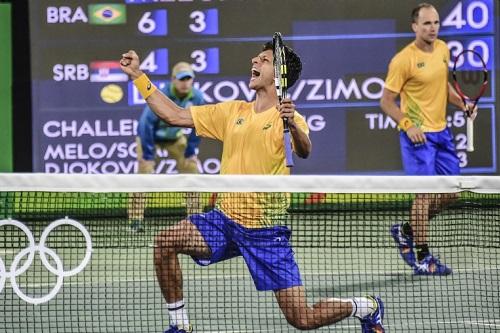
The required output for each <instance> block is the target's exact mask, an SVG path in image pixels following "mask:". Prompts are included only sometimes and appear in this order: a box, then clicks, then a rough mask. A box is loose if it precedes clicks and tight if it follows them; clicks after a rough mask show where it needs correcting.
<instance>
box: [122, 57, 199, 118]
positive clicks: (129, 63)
mask: <svg viewBox="0 0 500 333" xmlns="http://www.w3.org/2000/svg"><path fill="white" fill-rule="evenodd" d="M139 64H140V61H139V56H138V55H137V53H135V51H133V50H130V51H128V52H127V53H124V54H122V58H121V60H120V67H121V69H122V71H123V72H125V73H126V74H128V75H129V77H130V79H132V80H136V79H138V78H139V77H141V76H142V75H143V74H144V73H143V72H142V71H141V70H140V68H139ZM146 103H148V106H149V107H150V108H151V110H153V112H154V113H156V114H157V115H158V117H160V118H161V119H162V120H163V121H165V122H167V123H168V124H170V125H174V126H179V127H194V122H193V117H192V116H191V111H190V110H189V109H184V108H181V107H179V106H177V104H175V103H174V102H172V101H171V100H170V99H169V98H168V97H167V96H165V95H164V94H163V93H162V92H161V91H160V90H156V91H155V92H153V93H152V94H151V95H150V96H149V97H148V98H146Z"/></svg>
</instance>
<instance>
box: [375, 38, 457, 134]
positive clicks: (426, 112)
mask: <svg viewBox="0 0 500 333" xmlns="http://www.w3.org/2000/svg"><path fill="white" fill-rule="evenodd" d="M449 60H450V52H449V50H448V47H447V45H446V43H445V42H443V41H442V40H439V39H438V40H436V41H435V42H434V50H433V51H432V52H430V53H428V52H423V51H422V50H420V49H419V48H418V47H417V46H416V45H415V43H411V44H409V45H407V46H406V47H405V48H404V49H403V50H401V51H400V52H399V53H398V54H396V55H395V56H394V58H392V60H391V63H390V64H389V71H388V73H387V78H386V80H385V88H387V89H389V90H390V91H393V92H395V93H399V94H400V97H401V111H402V112H403V113H404V114H405V115H406V116H407V117H409V118H410V119H411V120H412V121H413V123H414V124H415V125H416V126H417V127H420V128H421V129H422V130H423V131H424V132H438V131H442V130H443V129H445V128H446V105H447V101H448V62H449Z"/></svg>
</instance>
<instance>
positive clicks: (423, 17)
mask: <svg viewBox="0 0 500 333" xmlns="http://www.w3.org/2000/svg"><path fill="white" fill-rule="evenodd" d="M411 16H412V28H413V31H414V32H415V40H414V41H413V42H412V43H411V44H409V45H407V46H406V47H405V48H403V50H401V51H400V52H399V53H398V54H396V55H395V56H394V58H393V59H392V60H391V63H390V65H389V71H388V73H387V78H386V80H385V88H384V92H383V95H382V99H381V101H380V106H381V107H382V110H383V111H384V112H385V113H386V114H387V115H389V116H390V117H391V118H393V119H394V120H395V121H396V122H397V123H398V125H399V129H400V133H399V140H400V145H401V155H402V160H403V168H404V171H405V173H406V174H407V175H458V174H459V173H460V168H459V160H458V157H457V154H456V151H455V146H454V143H453V136H452V133H451V131H450V129H449V128H448V127H447V123H446V106H447V104H448V103H452V104H454V105H456V106H457V107H459V108H460V109H462V110H464V111H465V110H466V106H465V105H464V104H463V102H462V100H461V99H460V97H459V96H458V94H457V93H456V92H455V90H454V89H453V88H452V86H451V84H450V83H449V82H448V63H449V60H450V52H449V50H448V47H447V45H446V43H445V42H443V41H442V40H439V39H438V38H437V37H438V32H439V14H438V12H437V11H436V9H435V8H434V7H433V6H432V5H430V4H428V3H422V4H420V5H418V6H417V7H416V8H414V9H413V11H412V14H411ZM398 96H400V99H401V101H400V102H401V103H400V106H398V105H397V104H396V98H397V97H398ZM456 198H457V196H456V195H455V194H437V195H436V194H417V195H416V197H415V200H414V201H413V204H412V208H411V214H410V223H403V224H395V225H393V226H392V227H391V234H392V237H393V238H394V240H395V241H396V244H397V246H398V248H399V252H400V254H401V256H402V258H403V259H404V261H405V262H406V263H407V264H408V265H410V266H411V267H412V268H413V270H414V272H415V274H418V275H447V274H451V272H452V270H451V269H450V268H449V267H447V266H446V265H445V264H443V263H441V262H440V261H439V260H438V258H437V257H436V256H434V255H432V254H431V252H430V251H429V246H428V225H429V220H430V219H431V218H432V217H433V216H434V215H436V214H437V213H438V212H439V211H441V210H442V209H443V208H444V207H445V206H446V205H447V204H449V203H450V202H452V201H454V200H455V199H456ZM414 248H416V252H417V253H416V257H415V251H414Z"/></svg>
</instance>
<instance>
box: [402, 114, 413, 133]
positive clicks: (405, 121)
mask: <svg viewBox="0 0 500 333" xmlns="http://www.w3.org/2000/svg"><path fill="white" fill-rule="evenodd" d="M398 126H399V128H401V129H402V130H403V131H405V132H406V131H407V130H409V129H410V127H413V126H415V125H414V124H413V122H412V121H411V119H410V118H408V117H403V119H401V121H400V122H399V124H398Z"/></svg>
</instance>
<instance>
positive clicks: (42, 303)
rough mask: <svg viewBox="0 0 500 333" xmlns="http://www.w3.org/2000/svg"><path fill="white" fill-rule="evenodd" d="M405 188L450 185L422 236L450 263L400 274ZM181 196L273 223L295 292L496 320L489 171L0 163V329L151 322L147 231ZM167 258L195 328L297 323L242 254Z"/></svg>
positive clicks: (499, 309) (421, 316) (410, 320)
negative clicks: (260, 171)
mask: <svg viewBox="0 0 500 333" xmlns="http://www.w3.org/2000/svg"><path fill="white" fill-rule="evenodd" d="M193 193H196V194H197V195H194V196H193ZM417 196H419V197H425V198H430V199H429V200H432V198H436V197H438V196H439V197H449V198H451V199H450V200H449V201H450V203H449V204H448V205H447V206H446V207H445V208H444V209H443V210H442V211H441V212H439V213H438V214H436V215H435V216H431V221H430V223H429V227H428V238H427V241H428V244H429V248H430V251H431V252H432V253H433V254H434V255H439V256H440V260H441V262H443V263H445V264H446V265H447V266H449V267H450V268H451V269H452V270H453V272H452V274H450V275H446V276H421V275H415V274H414V271H413V270H412V268H410V267H409V266H408V265H406V264H405V262H404V261H403V260H402V259H401V257H400V254H399V253H398V249H397V248H396V245H395V242H394V239H393V237H392V236H391V227H393V226H394V225H395V224H400V223H402V222H404V221H409V220H410V217H411V216H410V215H411V214H410V212H411V211H412V210H411V209H412V205H413V207H414V205H415V202H416V201H415V198H416V197H417ZM138 198H139V199H138ZM193 198H194V199H193ZM190 200H198V201H199V202H198V203H197V205H198V206H199V207H201V209H202V210H204V211H205V212H207V211H209V210H210V209H211V208H212V207H213V205H214V203H218V205H219V207H222V209H224V210H225V211H227V210H229V211H231V209H233V210H234V208H235V211H236V212H237V213H238V212H239V213H240V214H242V215H241V218H242V219H246V218H248V217H249V216H250V217H252V216H253V217H259V221H264V223H267V224H283V225H287V226H288V227H289V228H290V230H291V231H292V236H291V239H290V242H291V245H292V247H293V249H294V252H295V259H296V261H297V263H298V266H299V269H300V274H301V278H302V282H303V284H304V286H305V290H306V293H307V300H308V303H309V304H310V305H312V304H314V303H315V302H316V301H318V300H319V299H322V298H330V297H335V298H350V297H353V296H363V295H366V294H368V295H380V296H381V298H382V299H383V301H384V303H385V307H386V311H385V321H384V322H385V326H386V329H387V331H390V332H455V331H458V330H464V331H467V332H498V331H499V330H500V319H499V317H498V314H499V313H500V301H499V297H500V178H499V177H389V176H377V177H374V176H345V177H344V176H342V177H340V176H289V177H281V176H268V177H266V176H202V175H178V176H177V175H176V176H163V175H133V176H130V175H113V176H109V175H106V176H104V175H49V174H0V215H1V216H0V332H9V333H10V332H65V333H67V332H163V330H165V328H167V326H168V324H169V316H168V312H167V309H166V305H165V301H164V299H163V296H162V292H161V290H160V287H159V285H158V282H157V279H156V273H155V264H154V262H155V261H154V252H155V249H156V248H157V247H156V246H157V244H156V243H155V239H157V238H156V236H157V235H158V234H159V233H160V232H161V231H162V230H165V229H167V228H171V227H172V226H174V225H176V224H177V223H178V222H179V221H180V220H182V219H185V218H186V211H187V210H188V208H189V207H191V206H192V204H190V203H189V201H190ZM231 202H232V203H236V205H235V206H234V207H230V206H228V205H229V203H231ZM269 202H272V203H273V205H271V207H268V208H269V209H270V210H269V211H268V210H265V211H261V210H258V209H257V208H256V209H254V210H249V208H248V207H250V206H252V205H257V206H256V207H259V205H261V204H263V203H269ZM414 208H415V207H414ZM417 208H418V207H417ZM134 210H135V212H134V213H131V211H134ZM137 210H139V212H137ZM431 215H434V214H432V213H431ZM131 216H132V217H133V219H134V220H135V219H138V220H139V222H140V226H141V227H142V229H137V228H134V227H132V226H133V224H131V223H130V222H134V221H129V220H131ZM250 220H251V219H250ZM253 227H255V226H253ZM139 231H142V232H139ZM187 241H189V240H187ZM233 250H234V248H233ZM179 259H180V265H181V267H182V271H183V279H184V280H183V288H184V299H185V302H186V307H187V311H188V316H189V320H190V323H191V324H192V325H193V327H194V331H195V332H295V331H298V330H296V329H295V328H293V327H292V326H291V325H289V324H288V323H287V321H286V319H285V318H284V316H283V315H282V313H281V311H280V308H279V306H278V304H277V302H276V299H275V297H274V294H273V292H270V291H257V290H256V287H255V285H254V281H253V279H252V276H251V274H250V273H249V271H248V268H247V265H246V263H245V261H244V260H243V259H242V257H237V258H234V259H232V260H225V261H222V262H219V263H217V264H214V265H210V266H206V267H200V266H199V265H197V264H196V263H195V262H194V261H193V260H192V259H191V258H190V257H189V256H187V255H179ZM258 273H259V271H258V270H257V275H258ZM320 330H335V331H341V332H360V331H361V328H360V325H359V321H357V320H356V319H346V320H344V321H342V322H339V323H337V324H336V325H332V326H329V327H325V328H322V329H320Z"/></svg>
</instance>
